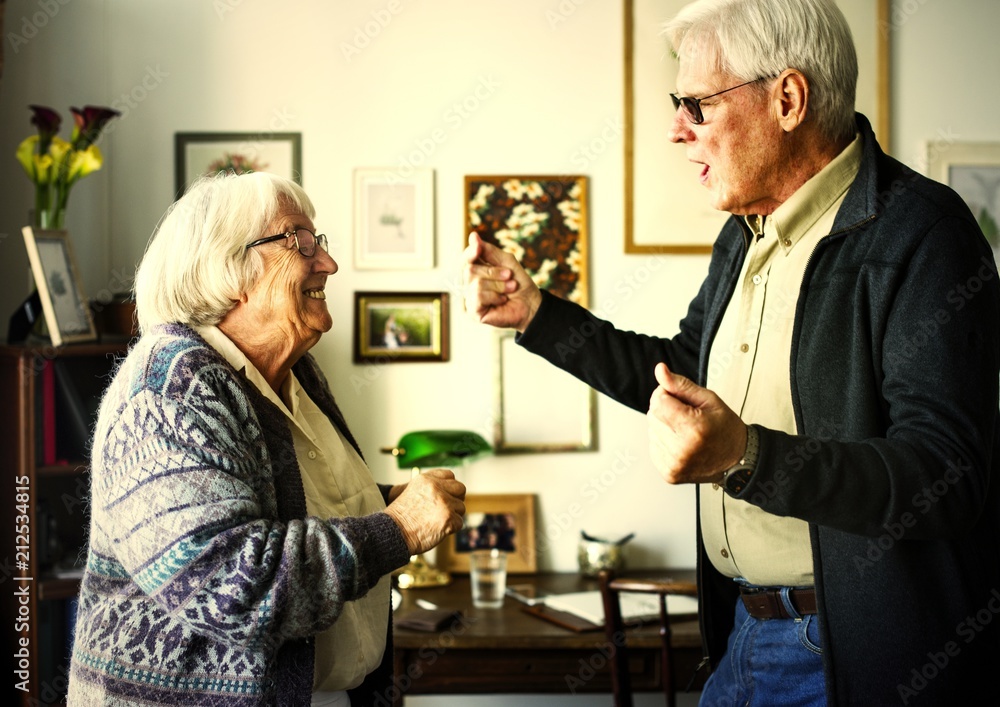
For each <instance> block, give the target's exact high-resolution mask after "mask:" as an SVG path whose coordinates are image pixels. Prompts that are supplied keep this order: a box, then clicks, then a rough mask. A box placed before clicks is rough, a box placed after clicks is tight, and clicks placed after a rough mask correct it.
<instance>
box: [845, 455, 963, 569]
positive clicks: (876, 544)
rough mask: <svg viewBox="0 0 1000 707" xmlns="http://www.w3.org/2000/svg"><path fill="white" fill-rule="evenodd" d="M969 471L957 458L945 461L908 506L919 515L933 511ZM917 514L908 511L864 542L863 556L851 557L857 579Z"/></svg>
mask: <svg viewBox="0 0 1000 707" xmlns="http://www.w3.org/2000/svg"><path fill="white" fill-rule="evenodd" d="M970 471H972V465H971V464H969V463H967V462H964V461H963V460H961V459H959V460H958V461H951V460H949V461H948V464H947V467H946V468H945V470H944V473H943V474H942V475H941V477H940V478H938V479H935V480H934V481H933V482H932V483H931V484H930V485H929V486H927V487H926V488H924V489H922V490H920V491H918V492H917V493H915V494H913V498H911V499H910V505H911V506H912V507H913V508H914V509H915V510H916V511H917V512H918V513H919V514H920V515H926V514H928V513H930V512H931V510H933V509H934V507H935V505H936V504H937V503H938V501H940V500H941V499H942V498H944V496H945V495H946V494H947V493H948V492H949V491H950V490H951V489H952V488H954V487H955V485H956V484H958V483H959V482H960V481H961V480H962V479H963V478H964V477H965V475H966V474H967V473H968V472H970ZM918 519H919V518H918V515H917V514H916V513H913V512H910V511H904V512H903V513H901V514H900V516H899V518H898V520H896V521H890V522H888V523H885V524H884V525H883V526H882V528H883V529H884V530H885V532H884V533H883V534H882V535H879V536H878V537H877V538H870V539H869V540H868V547H867V549H866V550H865V554H864V555H863V556H862V555H855V556H854V567H855V568H856V569H857V570H858V574H859V575H860V576H864V573H865V570H868V569H870V568H872V567H874V566H875V563H876V562H878V561H880V560H881V559H882V558H883V557H884V556H885V553H887V552H889V551H890V550H891V549H892V548H893V547H894V546H895V545H896V543H897V542H899V541H900V540H902V539H903V538H904V537H905V536H906V531H907V530H909V529H910V528H912V527H914V526H915V525H916V524H917V521H918Z"/></svg>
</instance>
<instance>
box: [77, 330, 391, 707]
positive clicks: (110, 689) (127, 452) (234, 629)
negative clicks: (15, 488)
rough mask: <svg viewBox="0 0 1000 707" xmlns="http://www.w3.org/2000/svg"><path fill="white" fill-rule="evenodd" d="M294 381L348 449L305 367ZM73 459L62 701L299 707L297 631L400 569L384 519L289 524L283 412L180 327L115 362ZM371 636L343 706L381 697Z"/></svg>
mask: <svg viewBox="0 0 1000 707" xmlns="http://www.w3.org/2000/svg"><path fill="white" fill-rule="evenodd" d="M294 370H295V374H296V376H297V377H298V378H299V380H300V382H301V383H302V386H303V388H304V389H305V390H306V391H307V392H308V394H309V396H310V397H311V398H312V399H313V400H314V401H315V402H316V404H317V405H318V406H319V407H320V409H321V410H323V411H324V412H325V413H326V414H327V416H328V417H329V418H330V420H331V421H332V422H333V424H334V425H335V426H336V427H337V428H338V429H340V431H341V432H343V434H344V436H345V437H346V438H347V439H348V440H349V441H350V442H351V444H352V445H353V446H354V448H355V449H357V448H358V446H357V443H356V442H355V441H354V438H353V437H352V436H351V434H350V432H349V431H348V430H347V426H346V424H345V423H344V420H343V417H342V416H341V413H340V411H339V409H338V408H337V406H336V404H335V402H334V400H333V396H332V395H331V393H330V390H329V387H328V386H327V383H326V380H325V378H324V377H323V374H322V373H321V372H320V371H319V368H318V367H317V366H316V363H315V361H314V360H313V359H312V357H311V356H309V355H306V356H304V357H303V358H302V359H301V360H300V361H299V362H298V363H297V364H296V367H295V369H294ZM359 453H360V450H359ZM91 462H92V467H91V475H92V477H91V521H90V538H89V547H88V557H87V569H86V573H85V575H84V578H83V583H82V586H81V595H80V602H79V609H78V616H77V624H76V639H75V645H74V650H73V657H72V662H71V669H70V680H69V704H70V705H73V706H74V707H75V706H77V705H81V706H82V705H139V704H141V705H198V706H200V707H201V706H219V707H237V706H239V707H247V706H250V705H294V706H299V705H308V704H309V700H310V694H311V692H312V681H313V660H314V648H313V641H312V636H313V635H315V634H316V633H319V632H320V631H323V630H324V629H326V628H328V627H329V626H330V625H332V624H333V623H334V622H335V621H336V620H337V617H338V616H339V615H340V612H341V610H342V609H343V607H344V602H347V601H351V600H354V599H358V598H359V597H362V596H364V595H365V594H366V593H367V592H368V591H369V590H370V589H371V588H372V587H373V586H374V585H375V584H376V582H378V580H379V579H380V578H381V577H382V576H384V575H385V574H387V573H389V572H391V571H392V570H394V569H396V568H397V567H401V566H402V565H404V564H405V563H406V561H407V560H408V558H409V552H408V550H407V548H406V544H405V542H404V541H403V538H402V534H401V533H400V531H399V529H398V527H397V526H396V525H395V523H394V522H393V521H392V519H390V518H389V516H388V515H386V514H385V513H376V514H372V515H369V516H365V517H359V518H337V519H332V520H328V521H322V520H320V519H318V518H315V517H309V518H307V517H306V505H305V495H304V492H303V490H302V479H301V476H300V472H299V468H298V462H297V461H296V458H295V450H294V447H293V444H292V436H291V432H290V430H289V427H288V424H287V422H286V420H285V418H284V416H283V415H282V413H281V412H280V411H279V410H278V408H277V407H276V406H275V405H273V404H272V403H270V402H269V401H267V400H266V399H265V398H264V396H263V395H261V394H260V392H259V391H258V390H257V389H256V388H255V387H254V386H253V385H252V384H250V383H249V382H248V381H247V380H246V379H245V378H244V377H243V376H242V375H239V374H237V372H236V371H235V370H234V369H233V368H232V366H231V365H229V363H227V362H226V361H225V359H223V358H222V356H220V355H219V354H218V353H217V352H216V351H215V350H214V349H213V348H212V347H211V346H209V345H208V344H207V343H206V342H205V341H204V340H203V339H201V338H200V337H199V336H198V335H197V334H196V333H195V332H194V331H192V330H191V329H190V328H188V327H184V326H179V325H167V326H160V327H156V328H154V329H153V331H152V332H150V333H148V334H146V335H145V336H143V337H142V338H141V339H140V340H139V341H138V342H137V343H136V344H135V346H134V348H133V350H132V351H131V352H130V353H129V355H128V357H127V358H126V359H125V360H124V361H123V362H122V363H121V365H120V366H119V368H118V370H117V372H116V373H115V376H114V380H113V381H112V383H111V385H110V387H109V388H108V391H107V393H106V394H105V396H104V399H103V401H102V403H101V409H100V414H99V417H98V422H97V428H96V432H95V438H94V446H93V451H92V458H91ZM381 489H382V492H383V495H385V494H386V493H387V492H388V487H385V486H383V487H381ZM387 636H388V638H387V645H386V652H385V655H384V656H383V661H382V665H381V666H380V668H378V669H376V671H374V672H373V673H372V674H371V675H369V676H368V679H367V680H366V681H365V684H364V685H362V688H363V689H359V690H357V691H352V693H351V697H352V702H353V704H354V705H355V707H358V706H359V705H367V704H385V703H386V699H385V697H384V696H385V695H387V694H389V691H390V690H391V685H390V680H391V677H392V675H391V663H392V660H391V657H392V656H391V653H392V643H391V618H390V627H389V630H388V634H387Z"/></svg>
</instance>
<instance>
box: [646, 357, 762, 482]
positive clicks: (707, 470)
mask: <svg viewBox="0 0 1000 707" xmlns="http://www.w3.org/2000/svg"><path fill="white" fill-rule="evenodd" d="M654 375H655V376H656V381H657V382H658V383H659V384H660V385H659V386H657V388H656V390H654V391H653V394H652V396H650V398H649V412H648V413H646V418H647V420H648V421H649V451H650V454H651V455H652V458H653V463H654V464H655V465H656V468H657V469H659V471H660V475H661V476H662V477H663V478H664V480H665V481H666V482H667V483H669V484H691V483H694V484H696V483H707V482H718V481H720V480H721V479H722V472H723V471H725V470H726V469H728V468H729V467H731V466H732V465H733V464H735V463H736V462H738V461H739V460H740V457H742V456H743V452H744V451H746V446H747V429H746V424H744V422H743V420H741V419H740V418H739V415H737V414H736V413H735V412H733V411H732V410H731V409H730V408H729V407H728V406H727V405H726V404H725V403H724V402H722V400H721V399H720V398H719V396H718V395H716V394H715V393H713V392H712V391H711V390H708V389H707V388H702V387H701V386H699V385H697V384H695V383H694V382H692V381H690V380H688V379H687V378H685V377H684V376H681V375H677V374H676V373H671V371H670V369H668V368H667V366H666V364H664V363H658V364H656V369H655V371H654Z"/></svg>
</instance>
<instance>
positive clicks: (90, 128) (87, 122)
mask: <svg viewBox="0 0 1000 707" xmlns="http://www.w3.org/2000/svg"><path fill="white" fill-rule="evenodd" d="M70 110H71V111H73V119H74V120H75V121H76V125H75V126H74V127H73V134H72V135H71V136H70V142H71V143H73V149H75V150H85V149H87V148H88V147H90V146H91V145H92V144H93V143H94V142H96V140H97V136H98V135H100V134H101V131H102V130H103V129H104V126H105V125H107V124H108V122H109V121H110V120H111V119H112V118H116V117H118V116H119V115H121V113H119V112H118V111H116V110H112V109H111V108H102V107H100V106H84V107H83V108H82V109H81V108H70Z"/></svg>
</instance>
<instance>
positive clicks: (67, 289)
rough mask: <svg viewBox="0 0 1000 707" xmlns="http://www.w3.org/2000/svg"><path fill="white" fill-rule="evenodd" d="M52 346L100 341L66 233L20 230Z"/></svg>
mask: <svg viewBox="0 0 1000 707" xmlns="http://www.w3.org/2000/svg"><path fill="white" fill-rule="evenodd" d="M21 233H22V235H23V236H24V245H25V247H26V248H27V250H28V260H29V262H30V263H31V273H32V275H33V276H34V278H35V287H37V288H38V296H39V298H40V299H41V302H42V312H43V313H44V315H45V325H46V327H47V328H48V333H49V338H50V339H52V345H53V346H62V345H63V344H71V343H76V342H81V341H94V340H95V339H97V330H96V328H95V327H94V319H93V316H92V315H91V312H90V306H89V304H88V302H87V298H86V297H84V295H83V288H82V287H81V285H80V275H79V272H78V270H77V267H76V257H75V255H74V254H73V246H72V244H71V243H70V238H69V233H68V232H66V231H49V230H42V229H34V228H31V227H30V226H25V227H24V228H23V229H21Z"/></svg>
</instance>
